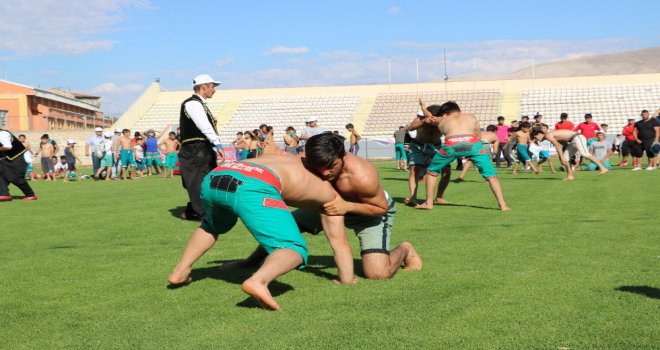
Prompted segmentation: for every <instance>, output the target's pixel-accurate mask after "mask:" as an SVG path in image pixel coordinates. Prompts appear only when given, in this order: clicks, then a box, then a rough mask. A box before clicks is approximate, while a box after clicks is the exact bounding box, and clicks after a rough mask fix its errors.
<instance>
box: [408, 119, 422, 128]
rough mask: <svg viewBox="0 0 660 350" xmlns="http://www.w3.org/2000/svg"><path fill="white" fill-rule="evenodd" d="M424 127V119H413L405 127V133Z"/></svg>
mask: <svg viewBox="0 0 660 350" xmlns="http://www.w3.org/2000/svg"><path fill="white" fill-rule="evenodd" d="M423 125H424V119H423V118H418V117H415V119H414V120H413V121H412V122H411V123H410V124H409V125H408V126H407V127H406V131H413V130H417V129H419V128H421V127H422V126H423Z"/></svg>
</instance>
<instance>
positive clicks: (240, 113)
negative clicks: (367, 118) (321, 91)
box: [219, 95, 360, 142]
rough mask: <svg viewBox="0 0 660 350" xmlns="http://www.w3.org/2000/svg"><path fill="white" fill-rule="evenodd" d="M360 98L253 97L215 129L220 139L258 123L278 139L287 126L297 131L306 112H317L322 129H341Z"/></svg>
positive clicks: (303, 121) (342, 129) (307, 115)
mask: <svg viewBox="0 0 660 350" xmlns="http://www.w3.org/2000/svg"><path fill="white" fill-rule="evenodd" d="M359 102H360V96H359V95H322V96H283V97H254V98H246V99H244V100H243V101H242V102H241V105H240V106H239V107H238V109H237V110H236V112H235V113H234V115H233V116H232V118H231V119H230V120H229V121H228V122H227V123H226V124H225V125H224V126H223V127H222V128H221V130H219V133H220V139H221V140H234V139H235V138H236V132H238V131H245V130H253V129H255V128H257V127H258V126H259V125H260V124H264V123H265V124H268V125H270V126H272V127H273V130H274V132H275V139H276V141H278V142H279V141H281V138H282V136H283V134H284V130H285V129H286V127H288V126H293V127H294V128H296V130H297V131H298V133H299V134H300V132H302V129H303V128H304V127H305V120H306V119H307V117H309V116H312V115H314V116H318V119H319V126H320V127H321V128H323V129H325V130H328V131H333V130H339V131H340V132H341V133H343V132H344V130H345V125H346V124H347V123H349V122H350V121H351V119H352V117H353V114H354V113H355V109H356V108H357V106H358V103H359Z"/></svg>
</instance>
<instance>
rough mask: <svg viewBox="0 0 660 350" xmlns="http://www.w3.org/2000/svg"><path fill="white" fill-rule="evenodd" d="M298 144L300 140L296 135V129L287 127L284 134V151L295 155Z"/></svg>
mask: <svg viewBox="0 0 660 350" xmlns="http://www.w3.org/2000/svg"><path fill="white" fill-rule="evenodd" d="M299 144H300V138H299V137H298V135H296V129H294V128H293V126H289V127H287V128H286V131H285V134H284V145H285V146H284V150H285V151H286V152H287V153H291V154H293V155H297V154H298V145H299Z"/></svg>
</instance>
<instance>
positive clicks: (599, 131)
mask: <svg viewBox="0 0 660 350" xmlns="http://www.w3.org/2000/svg"><path fill="white" fill-rule="evenodd" d="M598 134H603V135H605V131H603V130H598V131H596V135H598Z"/></svg>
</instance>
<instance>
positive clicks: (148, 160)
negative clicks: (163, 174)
mask: <svg viewBox="0 0 660 350" xmlns="http://www.w3.org/2000/svg"><path fill="white" fill-rule="evenodd" d="M146 136H147V138H146V140H145V141H144V144H145V146H146V150H145V157H144V158H145V165H146V166H147V172H148V173H149V175H151V168H153V169H154V171H155V173H156V174H155V175H159V174H160V171H165V170H164V169H163V160H162V159H161V158H160V150H159V149H158V138H157V137H156V132H155V131H154V130H153V129H149V130H148V131H147V135H146Z"/></svg>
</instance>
